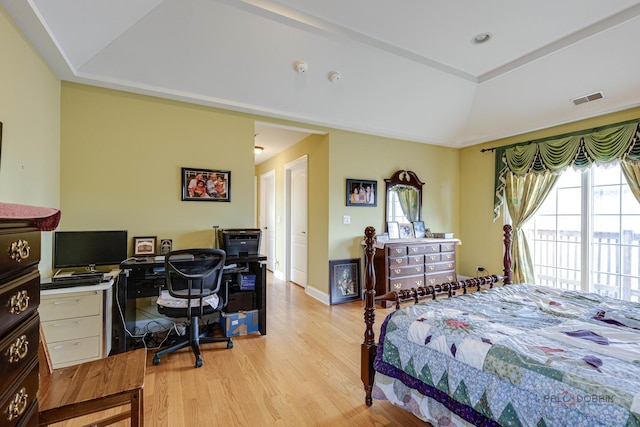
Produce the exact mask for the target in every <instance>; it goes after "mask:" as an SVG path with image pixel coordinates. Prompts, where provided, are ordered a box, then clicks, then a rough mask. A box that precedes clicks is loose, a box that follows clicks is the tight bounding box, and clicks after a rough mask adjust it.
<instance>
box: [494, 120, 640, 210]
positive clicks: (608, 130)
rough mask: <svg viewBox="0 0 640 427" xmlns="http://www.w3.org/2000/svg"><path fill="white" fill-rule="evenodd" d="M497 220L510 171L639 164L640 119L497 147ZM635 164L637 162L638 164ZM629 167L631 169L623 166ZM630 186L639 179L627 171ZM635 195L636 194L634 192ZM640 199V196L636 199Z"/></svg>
mask: <svg viewBox="0 0 640 427" xmlns="http://www.w3.org/2000/svg"><path fill="white" fill-rule="evenodd" d="M495 151H496V167H495V188H494V204H493V220H494V221H495V220H496V219H497V218H498V217H499V216H500V208H501V206H502V195H503V194H504V190H505V186H506V175H507V173H508V172H511V173H514V174H516V175H526V174H528V173H543V172H546V171H551V172H561V171H563V170H564V169H566V168H567V167H570V166H571V167H574V168H577V169H585V168H588V167H590V166H591V165H592V164H593V163H609V162H612V161H614V160H618V161H620V162H621V164H625V163H626V164H635V165H636V166H637V164H638V162H637V161H638V160H640V119H636V120H633V121H629V122H624V123H617V124H615V125H610V126H605V127H602V128H597V129H592V130H589V131H583V132H576V133H573V134H567V135H561V136H556V137H551V138H545V139H540V140H535V141H529V142H525V143H522V144H518V145H515V146H506V147H499V148H496V150H495ZM634 162H635V163H634ZM624 168H629V166H623V170H624ZM625 176H626V177H627V181H629V185H630V186H631V187H632V188H633V182H634V181H635V183H636V185H638V177H637V174H636V175H635V179H634V178H633V173H627V172H625ZM634 194H635V193H634ZM636 197H638V196H636Z"/></svg>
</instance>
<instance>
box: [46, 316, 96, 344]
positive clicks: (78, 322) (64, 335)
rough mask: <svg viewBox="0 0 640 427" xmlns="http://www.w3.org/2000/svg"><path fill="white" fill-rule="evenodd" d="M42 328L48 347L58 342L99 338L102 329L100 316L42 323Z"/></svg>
mask: <svg viewBox="0 0 640 427" xmlns="http://www.w3.org/2000/svg"><path fill="white" fill-rule="evenodd" d="M42 328H43V329H44V336H45V337H46V338H47V343H48V344H49V345H51V344H52V343H56V342H58V341H65V340H74V339H78V338H86V337H93V336H99V335H100V329H101V328H102V316H88V317H74V318H71V319H58V320H50V321H48V322H45V321H43V322H42Z"/></svg>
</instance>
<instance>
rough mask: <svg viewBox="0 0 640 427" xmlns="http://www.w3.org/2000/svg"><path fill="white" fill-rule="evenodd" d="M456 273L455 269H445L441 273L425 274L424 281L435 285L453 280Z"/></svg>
mask: <svg viewBox="0 0 640 427" xmlns="http://www.w3.org/2000/svg"><path fill="white" fill-rule="evenodd" d="M455 280H456V273H455V271H447V272H443V273H433V274H425V275H424V281H425V284H426V285H430V286H433V285H437V284H442V283H448V282H455Z"/></svg>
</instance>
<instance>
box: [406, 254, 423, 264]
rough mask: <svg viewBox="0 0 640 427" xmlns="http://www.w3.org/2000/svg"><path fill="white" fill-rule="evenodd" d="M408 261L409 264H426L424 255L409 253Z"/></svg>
mask: <svg viewBox="0 0 640 427" xmlns="http://www.w3.org/2000/svg"><path fill="white" fill-rule="evenodd" d="M407 262H408V263H409V265H417V264H424V255H409V256H408V257H407Z"/></svg>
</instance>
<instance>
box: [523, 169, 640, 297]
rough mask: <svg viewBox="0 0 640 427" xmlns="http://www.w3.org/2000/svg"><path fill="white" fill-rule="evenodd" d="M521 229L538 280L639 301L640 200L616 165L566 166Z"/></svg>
mask: <svg viewBox="0 0 640 427" xmlns="http://www.w3.org/2000/svg"><path fill="white" fill-rule="evenodd" d="M524 229H525V232H526V233H527V239H528V241H529V245H530V250H531V256H532V258H533V264H534V270H535V273H536V280H537V281H538V283H539V284H543V285H547V286H553V287H558V288H563V289H572V290H574V289H582V290H588V291H591V292H597V293H599V294H602V295H608V296H612V297H616V298H622V299H626V300H630V301H636V302H640V203H638V202H637V201H636V199H635V198H634V197H633V194H631V190H630V189H629V186H628V185H627V182H626V180H625V178H624V176H623V175H622V171H621V169H620V167H619V165H613V166H608V167H595V166H594V167H592V168H591V169H589V170H588V171H585V172H583V173H581V172H577V171H575V170H573V169H568V170H567V171H566V172H564V173H563V174H562V176H561V177H560V178H559V179H558V182H557V183H556V186H555V188H554V189H553V190H552V191H551V193H550V194H549V196H548V197H547V199H546V200H545V202H544V203H543V205H542V206H541V207H540V209H539V210H538V212H536V214H535V216H534V218H533V219H532V220H530V221H529V222H528V223H527V224H526V225H525V227H524Z"/></svg>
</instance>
